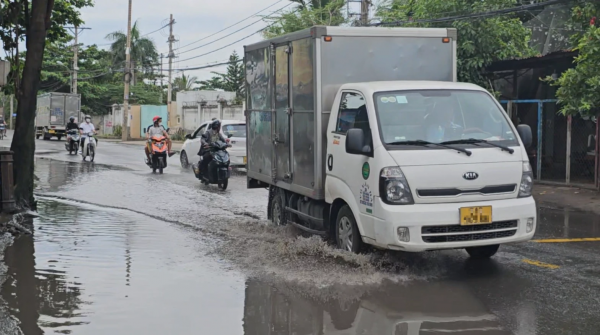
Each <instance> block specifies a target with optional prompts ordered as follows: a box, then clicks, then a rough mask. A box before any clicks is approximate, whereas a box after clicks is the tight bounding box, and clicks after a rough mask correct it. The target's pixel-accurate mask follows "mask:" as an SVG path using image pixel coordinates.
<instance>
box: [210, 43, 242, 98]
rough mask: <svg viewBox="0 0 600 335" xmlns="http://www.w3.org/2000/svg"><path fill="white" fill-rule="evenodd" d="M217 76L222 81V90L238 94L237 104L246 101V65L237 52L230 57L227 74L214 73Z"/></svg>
mask: <svg viewBox="0 0 600 335" xmlns="http://www.w3.org/2000/svg"><path fill="white" fill-rule="evenodd" d="M213 73H214V74H216V75H217V76H219V77H221V79H222V83H223V84H222V89H223V90H225V91H227V92H235V93H236V94H235V95H236V101H235V102H236V103H241V101H242V100H243V99H244V94H245V91H244V83H245V81H246V80H245V79H246V77H245V74H244V64H243V63H242V60H241V59H240V56H239V55H238V54H237V52H235V51H234V52H233V53H232V54H231V55H230V56H229V64H228V65H227V71H226V72H225V73H219V72H213Z"/></svg>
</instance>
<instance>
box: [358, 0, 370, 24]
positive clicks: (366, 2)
mask: <svg viewBox="0 0 600 335" xmlns="http://www.w3.org/2000/svg"><path fill="white" fill-rule="evenodd" d="M370 6H371V1H370V0H361V2H360V25H361V26H366V25H368V24H369V7H370Z"/></svg>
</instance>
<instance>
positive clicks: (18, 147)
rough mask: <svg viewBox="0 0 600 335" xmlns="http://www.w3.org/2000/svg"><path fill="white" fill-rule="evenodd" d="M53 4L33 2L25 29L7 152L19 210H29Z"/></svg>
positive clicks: (38, 0) (45, 1)
mask: <svg viewBox="0 0 600 335" xmlns="http://www.w3.org/2000/svg"><path fill="white" fill-rule="evenodd" d="M53 4H54V1H53V0H33V1H32V2H31V11H30V17H29V18H26V21H28V22H29V25H28V27H27V40H26V46H27V54H26V56H25V66H24V68H23V76H22V79H21V85H20V87H19V89H18V92H17V100H18V107H17V122H16V127H15V134H14V137H13V141H12V145H11V148H10V149H11V150H12V151H13V152H14V165H13V166H14V172H13V173H14V180H15V200H16V202H17V205H18V206H20V207H23V208H33V207H34V204H35V201H34V198H33V163H34V153H35V130H34V126H35V122H34V121H35V114H36V105H37V92H38V88H39V85H40V74H41V71H42V61H43V58H44V49H45V46H46V31H47V29H48V27H49V23H50V15H51V12H52V8H53Z"/></svg>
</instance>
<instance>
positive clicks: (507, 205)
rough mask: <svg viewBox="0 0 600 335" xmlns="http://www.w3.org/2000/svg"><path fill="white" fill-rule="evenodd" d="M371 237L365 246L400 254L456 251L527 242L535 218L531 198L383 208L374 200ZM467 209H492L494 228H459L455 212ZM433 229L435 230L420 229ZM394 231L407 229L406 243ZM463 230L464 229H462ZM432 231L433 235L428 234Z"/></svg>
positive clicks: (367, 239)
mask: <svg viewBox="0 0 600 335" xmlns="http://www.w3.org/2000/svg"><path fill="white" fill-rule="evenodd" d="M373 206H374V208H373V214H374V215H376V216H377V217H376V218H375V220H374V232H375V236H372V237H369V236H364V237H363V239H364V240H365V242H367V243H371V244H375V245H377V246H380V247H383V248H386V249H392V250H404V251H412V252H419V251H427V250H440V249H456V248H466V247H475V246H485V245H492V244H504V243H513V242H523V241H528V240H530V239H531V238H532V237H533V235H534V233H535V230H536V226H537V214H536V206H535V200H534V199H533V197H528V198H522V199H507V200H495V201H481V202H469V203H444V204H415V205H406V206H393V205H387V204H385V203H383V202H382V201H381V198H376V201H375V202H374V204H373ZM471 206H492V221H493V222H494V224H496V223H498V224H497V225H495V226H492V225H487V226H483V225H481V226H473V231H465V230H466V229H470V228H467V227H461V226H460V221H459V209H460V208H461V207H471ZM530 218H533V221H534V225H533V229H532V230H531V232H527V231H526V226H527V220H528V219H530ZM432 226H436V228H435V229H431V228H430V229H427V228H425V229H423V227H432ZM398 227H407V228H408V229H409V232H410V241H409V242H402V241H400V240H399V238H398V235H397V229H398ZM463 228H464V229H463ZM432 231H434V232H432Z"/></svg>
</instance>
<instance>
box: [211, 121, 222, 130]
mask: <svg viewBox="0 0 600 335" xmlns="http://www.w3.org/2000/svg"><path fill="white" fill-rule="evenodd" d="M220 126H221V121H219V120H214V121H213V122H212V123H211V128H212V129H217V128H219V127H220Z"/></svg>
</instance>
